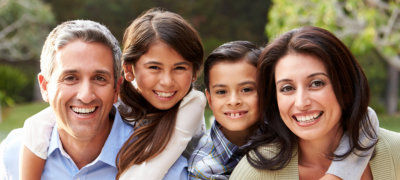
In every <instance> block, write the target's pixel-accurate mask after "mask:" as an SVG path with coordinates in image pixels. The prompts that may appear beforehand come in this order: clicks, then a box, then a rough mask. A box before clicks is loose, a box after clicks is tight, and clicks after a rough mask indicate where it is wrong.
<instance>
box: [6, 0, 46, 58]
mask: <svg viewBox="0 0 400 180" xmlns="http://www.w3.org/2000/svg"><path fill="white" fill-rule="evenodd" d="M0 17H1V18H0V59H1V60H8V61H18V60H31V59H38V58H39V55H40V51H41V47H42V46H41V45H42V44H43V42H44V39H45V37H46V36H47V34H48V33H49V31H50V26H51V25H53V22H54V17H53V14H52V12H51V8H50V6H48V5H46V4H44V3H43V2H42V1H41V0H0Z"/></svg>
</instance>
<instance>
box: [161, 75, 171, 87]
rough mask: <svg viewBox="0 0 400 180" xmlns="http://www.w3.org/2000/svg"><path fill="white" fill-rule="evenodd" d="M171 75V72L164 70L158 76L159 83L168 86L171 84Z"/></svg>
mask: <svg viewBox="0 0 400 180" xmlns="http://www.w3.org/2000/svg"><path fill="white" fill-rule="evenodd" d="M173 82H174V80H173V76H172V74H171V73H169V72H166V73H163V74H161V78H160V84H161V85H162V86H164V87H170V86H172V85H173Z"/></svg>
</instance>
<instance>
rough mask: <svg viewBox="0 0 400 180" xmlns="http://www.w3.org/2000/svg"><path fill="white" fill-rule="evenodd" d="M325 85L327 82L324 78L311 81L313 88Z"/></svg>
mask: <svg viewBox="0 0 400 180" xmlns="http://www.w3.org/2000/svg"><path fill="white" fill-rule="evenodd" d="M323 86H325V82H324V81H322V80H314V81H312V82H311V84H310V87H311V88H319V87H323Z"/></svg>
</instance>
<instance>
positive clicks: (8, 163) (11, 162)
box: [0, 128, 23, 179]
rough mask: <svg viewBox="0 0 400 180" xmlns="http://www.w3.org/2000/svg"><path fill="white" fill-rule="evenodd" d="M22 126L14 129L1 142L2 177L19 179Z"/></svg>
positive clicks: (0, 170) (0, 174)
mask: <svg viewBox="0 0 400 180" xmlns="http://www.w3.org/2000/svg"><path fill="white" fill-rule="evenodd" d="M22 138H23V130H22V128H19V129H14V130H12V131H11V132H10V133H9V134H8V135H7V137H6V138H5V139H4V140H3V141H2V142H1V144H0V179H18V166H19V165H18V162H19V154H20V153H19V152H20V149H21V145H22Z"/></svg>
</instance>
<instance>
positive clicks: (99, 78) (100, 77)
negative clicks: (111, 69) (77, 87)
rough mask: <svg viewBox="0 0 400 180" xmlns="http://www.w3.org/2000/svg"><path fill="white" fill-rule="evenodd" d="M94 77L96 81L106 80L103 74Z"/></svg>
mask: <svg viewBox="0 0 400 180" xmlns="http://www.w3.org/2000/svg"><path fill="white" fill-rule="evenodd" d="M94 79H95V80H96V81H106V78H104V77H103V76H96V77H95V78H94Z"/></svg>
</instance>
